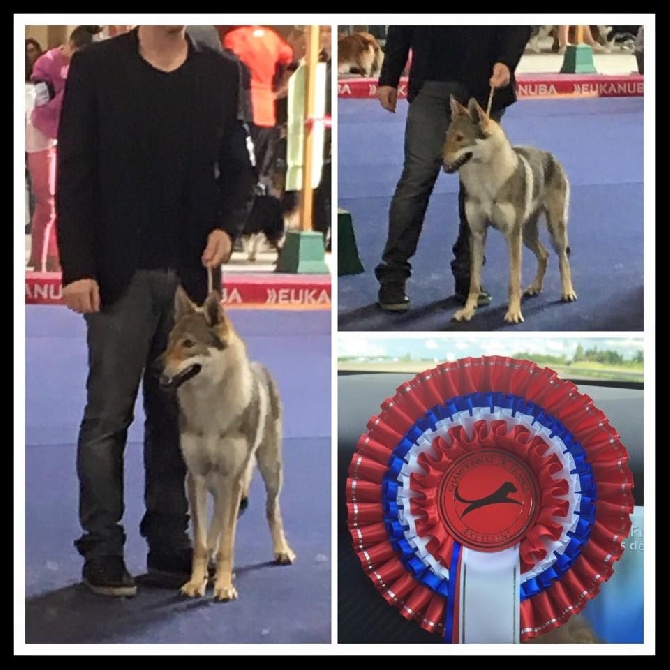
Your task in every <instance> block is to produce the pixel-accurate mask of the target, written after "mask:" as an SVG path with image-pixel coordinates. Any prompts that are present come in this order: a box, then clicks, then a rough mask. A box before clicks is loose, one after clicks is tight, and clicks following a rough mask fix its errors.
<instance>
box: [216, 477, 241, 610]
mask: <svg viewBox="0 0 670 670" xmlns="http://www.w3.org/2000/svg"><path fill="white" fill-rule="evenodd" d="M221 477H222V481H221V484H220V486H219V487H218V490H219V494H218V496H217V498H216V501H215V503H214V514H215V515H216V517H217V519H218V521H219V523H220V526H221V539H220V541H219V550H218V552H217V554H216V576H215V578H214V597H215V598H216V599H217V600H235V599H236V598H237V589H236V588H235V587H234V586H233V558H234V552H235V532H236V528H237V512H238V509H239V506H240V499H241V497H242V483H241V482H240V478H239V477H238V476H234V477H233V476H225V475H221Z"/></svg>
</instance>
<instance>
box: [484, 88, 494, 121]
mask: <svg viewBox="0 0 670 670" xmlns="http://www.w3.org/2000/svg"><path fill="white" fill-rule="evenodd" d="M494 92H495V88H493V86H491V91H490V92H489V102H488V104H487V105H486V116H491V105H492V104H493V93H494Z"/></svg>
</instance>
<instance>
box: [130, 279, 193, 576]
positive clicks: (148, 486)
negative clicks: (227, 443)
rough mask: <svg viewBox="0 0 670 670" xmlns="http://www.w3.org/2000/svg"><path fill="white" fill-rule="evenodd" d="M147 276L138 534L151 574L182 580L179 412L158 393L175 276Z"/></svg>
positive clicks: (185, 554)
mask: <svg viewBox="0 0 670 670" xmlns="http://www.w3.org/2000/svg"><path fill="white" fill-rule="evenodd" d="M150 277H151V278H152V283H151V284H150V285H152V287H153V291H154V301H155V302H154V304H155V313H156V314H157V324H156V328H155V332H154V336H153V339H152V344H151V350H150V351H149V352H148V354H147V359H146V364H147V368H146V371H145V374H144V380H143V400H144V411H145V417H146V418H145V424H144V468H145V489H144V501H145V506H146V511H145V514H144V517H143V518H142V522H141V524H140V533H141V535H142V537H144V538H145V539H146V541H147V544H148V546H149V554H150V556H149V559H148V563H149V564H150V565H149V566H148V567H149V568H150V570H151V569H155V571H156V572H165V573H173V574H179V575H181V577H182V578H185V576H187V575H188V574H190V571H191V541H190V538H189V536H188V520H189V517H188V500H187V497H186V488H185V481H186V479H185V478H186V466H185V464H184V459H183V456H182V452H181V445H180V435H179V410H178V404H177V399H176V396H175V395H173V394H171V393H166V392H165V391H164V390H163V389H161V388H160V386H159V375H158V374H156V362H157V360H158V356H159V355H160V354H161V353H163V352H164V351H165V349H166V348H167V338H168V334H169V332H170V329H171V328H172V325H173V323H174V315H173V309H174V294H175V290H176V286H177V277H176V275H175V274H174V273H173V272H153V273H151V275H150Z"/></svg>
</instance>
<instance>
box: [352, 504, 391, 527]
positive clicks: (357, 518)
mask: <svg viewBox="0 0 670 670" xmlns="http://www.w3.org/2000/svg"><path fill="white" fill-rule="evenodd" d="M347 517H348V519H349V527H350V528H359V527H360V526H361V525H365V524H370V523H377V522H379V521H381V520H382V519H383V518H384V509H383V508H382V506H381V504H380V503H356V502H353V503H352V502H349V503H347Z"/></svg>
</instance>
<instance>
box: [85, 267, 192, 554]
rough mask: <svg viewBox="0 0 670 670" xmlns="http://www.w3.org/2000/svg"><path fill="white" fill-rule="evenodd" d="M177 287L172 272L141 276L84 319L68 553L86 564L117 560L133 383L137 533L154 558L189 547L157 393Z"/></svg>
mask: <svg viewBox="0 0 670 670" xmlns="http://www.w3.org/2000/svg"><path fill="white" fill-rule="evenodd" d="M176 286H177V276H176V274H175V273H174V272H172V271H160V270H156V271H154V270H150V271H149V270H145V271H142V270H141V271H138V272H137V273H136V274H135V275H134V277H133V279H132V281H131V283H130V286H129V287H128V289H127V291H126V292H125V293H124V294H123V296H122V297H121V298H119V300H118V301H117V302H115V303H113V304H112V305H110V306H107V307H104V306H103V309H102V311H100V312H98V313H96V314H88V315H86V316H85V320H86V341H87V346H88V377H87V381H86V406H85V409H84V416H83V420H82V422H81V426H80V429H79V438H78V443H77V474H78V477H79V521H80V524H81V526H82V528H83V530H84V533H83V535H82V536H81V537H80V538H79V539H78V540H76V541H75V546H76V548H77V550H78V551H79V553H80V554H81V555H82V556H84V557H85V558H87V559H88V558H92V557H100V556H110V555H116V556H123V551H124V544H125V539H126V533H125V530H124V527H123V523H122V517H123V513H124V509H125V505H124V470H125V466H124V455H125V451H126V447H127V435H128V429H129V427H130V425H131V423H132V421H133V419H134V416H133V412H134V407H135V401H136V399H137V396H138V392H139V386H140V383H141V384H142V392H143V401H144V412H145V416H146V420H145V424H144V503H145V514H144V517H143V518H142V521H141V524H140V532H141V534H142V536H143V537H144V538H146V540H147V542H148V544H149V547H150V548H151V549H154V550H159V551H161V550H165V549H167V550H179V549H181V548H182V547H183V546H184V545H187V544H188V543H189V538H188V534H187V530H188V522H189V517H188V503H187V498H186V493H185V487H184V483H185V475H186V468H185V465H184V461H183V459H182V455H181V449H180V441H179V425H178V411H177V404H176V397H175V396H174V395H170V394H168V393H166V392H165V391H163V390H161V389H160V388H159V386H158V378H159V377H158V374H159V371H160V370H159V366H158V357H159V355H160V354H161V353H163V351H164V350H165V348H166V346H167V337H168V333H169V332H170V329H171V328H172V325H173V320H174V316H173V304H174V294H175V289H176Z"/></svg>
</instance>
